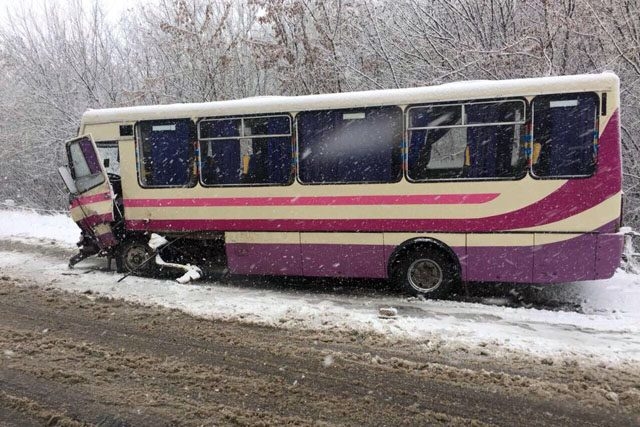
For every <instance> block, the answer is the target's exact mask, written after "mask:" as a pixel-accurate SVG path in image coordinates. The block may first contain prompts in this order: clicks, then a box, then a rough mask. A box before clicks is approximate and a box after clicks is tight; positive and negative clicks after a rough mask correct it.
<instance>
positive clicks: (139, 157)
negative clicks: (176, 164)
mask: <svg viewBox="0 0 640 427" xmlns="http://www.w3.org/2000/svg"><path fill="white" fill-rule="evenodd" d="M172 121H173V122H178V121H184V122H189V123H190V124H191V126H196V123H195V122H194V121H193V120H192V119H189V118H178V119H149V120H139V121H137V122H136V123H135V124H134V129H133V135H134V144H135V150H134V151H135V153H136V172H137V173H136V177H137V179H138V185H139V186H140V187H141V188H146V189H154V188H193V187H195V186H196V185H197V184H198V175H199V171H198V170H196V171H193V167H194V166H197V163H196V162H197V157H198V153H197V150H198V147H197V146H193V143H194V141H193V140H190V141H189V144H190V145H192V147H191V151H192V152H191V157H192V159H193V160H192V162H191V165H190V167H189V169H190V171H189V182H188V183H187V184H182V185H148V184H144V183H143V182H142V171H143V166H144V164H143V162H144V156H143V154H142V152H141V150H142V138H141V137H142V135H141V134H140V132H141V130H140V124H141V123H146V122H172ZM191 131H193V128H192V129H191ZM191 131H190V132H189V134H190V135H189V136H190V137H192V136H194V135H195V133H192V132H191ZM194 172H195V173H194Z"/></svg>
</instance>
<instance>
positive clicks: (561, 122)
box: [531, 93, 598, 178]
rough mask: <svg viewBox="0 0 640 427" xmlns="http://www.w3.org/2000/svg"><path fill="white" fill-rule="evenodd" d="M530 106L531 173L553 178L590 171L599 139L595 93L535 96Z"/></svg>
mask: <svg viewBox="0 0 640 427" xmlns="http://www.w3.org/2000/svg"><path fill="white" fill-rule="evenodd" d="M532 109H533V118H532V120H533V154H532V159H531V163H532V172H533V174H534V175H535V176H538V177H554V178H559V177H575V176H590V175H592V174H593V173H594V172H595V167H596V148H597V143H598V137H597V135H598V127H597V126H598V121H597V113H598V96H597V95H596V94H595V93H574V94H562V95H544V96H537V97H535V98H534V99H533V102H532Z"/></svg>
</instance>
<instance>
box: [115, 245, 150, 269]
mask: <svg viewBox="0 0 640 427" xmlns="http://www.w3.org/2000/svg"><path fill="white" fill-rule="evenodd" d="M152 256H153V253H152V251H151V248H149V246H147V245H146V244H145V243H144V242H143V241H142V240H138V239H130V240H127V241H125V242H124V243H122V244H121V246H120V248H118V251H117V256H116V267H117V271H118V273H133V274H138V275H143V276H144V275H147V274H149V273H150V272H151V271H152V267H153V264H154V260H149V258H150V257H152Z"/></svg>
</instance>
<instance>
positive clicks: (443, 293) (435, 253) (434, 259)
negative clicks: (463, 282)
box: [395, 247, 459, 299]
mask: <svg viewBox="0 0 640 427" xmlns="http://www.w3.org/2000/svg"><path fill="white" fill-rule="evenodd" d="M395 272H396V277H395V279H396V283H398V284H399V285H400V286H401V287H402V288H403V290H404V291H405V292H407V293H409V294H411V295H414V296H424V297H426V298H433V299H441V298H445V297H447V296H449V295H450V294H451V292H452V291H453V290H454V288H455V286H456V285H457V284H458V282H459V274H458V269H457V268H456V264H455V263H454V262H453V260H451V257H450V256H449V255H448V254H446V253H444V252H443V251H441V250H438V249H435V248H428V247H425V248H422V247H417V248H413V249H409V250H408V251H407V252H406V253H405V254H403V256H402V258H401V259H400V262H399V264H398V265H397V267H396V269H395Z"/></svg>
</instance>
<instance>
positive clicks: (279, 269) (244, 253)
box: [225, 232, 302, 276]
mask: <svg viewBox="0 0 640 427" xmlns="http://www.w3.org/2000/svg"><path fill="white" fill-rule="evenodd" d="M225 249H226V253H227V266H228V268H229V271H231V273H234V274H264V275H276V276H278V275H288V276H301V275H302V257H301V254H300V233H260V232H229V233H225Z"/></svg>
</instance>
